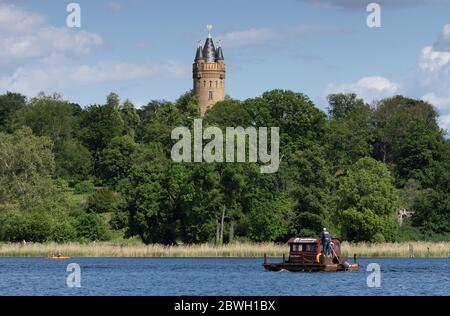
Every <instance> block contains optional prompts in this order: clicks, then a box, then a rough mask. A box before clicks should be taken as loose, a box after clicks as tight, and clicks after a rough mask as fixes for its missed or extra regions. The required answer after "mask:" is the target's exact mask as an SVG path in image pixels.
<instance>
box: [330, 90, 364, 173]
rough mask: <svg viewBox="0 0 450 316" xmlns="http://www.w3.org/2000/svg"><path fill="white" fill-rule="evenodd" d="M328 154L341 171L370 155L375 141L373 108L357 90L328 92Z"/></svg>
mask: <svg viewBox="0 0 450 316" xmlns="http://www.w3.org/2000/svg"><path fill="white" fill-rule="evenodd" d="M328 102H329V104H330V108H329V116H330V120H329V130H328V133H327V136H326V138H327V156H328V158H329V160H330V161H332V162H333V164H334V170H335V172H337V173H342V172H344V170H346V169H347V168H348V167H349V166H351V165H353V164H354V163H356V162H357V161H358V160H359V159H360V158H363V157H367V156H369V154H370V152H371V143H372V141H373V127H372V121H371V112H372V111H371V109H370V107H369V106H368V105H367V104H365V103H364V101H363V100H361V99H357V98H356V95H355V94H333V95H330V96H328Z"/></svg>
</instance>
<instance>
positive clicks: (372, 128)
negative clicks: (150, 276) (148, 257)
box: [0, 90, 450, 244]
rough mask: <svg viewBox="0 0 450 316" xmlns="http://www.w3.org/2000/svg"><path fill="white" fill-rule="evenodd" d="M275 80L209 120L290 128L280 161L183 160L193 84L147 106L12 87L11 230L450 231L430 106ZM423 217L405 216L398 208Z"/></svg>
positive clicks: (6, 169)
mask: <svg viewBox="0 0 450 316" xmlns="http://www.w3.org/2000/svg"><path fill="white" fill-rule="evenodd" d="M328 103H329V106H328V113H325V112H323V111H322V110H320V109H319V108H317V107H316V106H315V105H314V103H313V102H312V101H311V100H310V99H309V98H308V97H307V96H305V95H304V94H300V93H295V92H291V91H283V90H274V91H269V92H266V93H264V94H263V95H262V96H260V97H257V98H253V99H248V100H245V101H238V100H233V99H231V98H228V99H227V100H225V101H223V102H220V103H218V104H217V105H216V106H215V107H214V108H213V109H211V110H209V111H208V112H207V113H206V115H205V117H204V121H203V126H204V128H206V127H208V126H216V127H219V128H225V127H237V126H242V127H245V128H246V127H250V126H254V127H279V128H280V157H281V162H280V168H279V171H278V172H277V173H274V174H261V173H260V168H259V165H258V163H191V164H187V163H174V162H173V161H172V159H171V157H170V153H171V149H172V146H173V145H174V144H175V142H176V141H174V140H172V139H171V132H172V130H173V129H174V128H176V127H179V126H188V127H189V126H193V121H194V119H196V118H198V117H199V112H198V106H197V102H196V99H195V97H194V96H193V94H192V93H191V92H188V93H186V94H185V95H183V96H181V97H180V98H179V99H178V100H177V101H176V102H174V103H172V102H165V101H151V102H150V103H148V105H147V106H144V107H143V108H141V109H136V108H135V107H134V105H133V104H132V103H131V102H130V101H128V100H126V101H124V102H121V100H120V99H119V96H118V95H116V94H114V93H111V94H110V95H109V96H108V97H107V100H106V103H105V104H101V105H91V106H88V107H85V108H83V107H81V106H80V105H78V104H73V103H70V102H68V101H65V100H63V99H62V98H61V97H60V96H59V95H52V96H46V95H44V94H40V95H38V96H37V97H35V98H32V99H27V98H26V97H25V96H23V95H20V94H16V93H7V94H4V95H1V96H0V241H3V242H22V241H27V242H49V241H56V242H70V241H80V242H89V241H106V240H121V241H123V242H125V241H126V240H138V239H139V240H142V241H143V242H145V243H162V244H174V243H203V242H215V243H227V242H233V241H255V242H259V241H285V240H286V239H287V238H289V237H291V236H294V235H300V236H314V235H317V234H319V233H320V231H321V230H322V228H323V227H327V228H328V229H330V230H331V231H332V233H333V235H337V236H340V237H342V238H344V239H345V240H351V241H372V242H383V241H407V240H449V239H450V194H449V193H450V141H449V140H447V139H446V134H445V131H443V130H442V129H440V128H439V125H438V123H437V122H438V113H437V112H436V110H435V109H434V108H433V106H432V105H430V104H428V103H426V102H424V101H420V100H414V99H409V98H405V97H402V96H396V97H393V98H389V99H384V100H381V101H378V102H375V103H374V104H370V105H369V104H366V103H365V102H364V101H363V100H361V99H359V98H358V97H357V96H356V95H354V94H336V95H330V96H329V97H328ZM402 208H403V209H406V210H409V211H414V212H415V216H413V217H412V218H410V219H407V220H406V221H405V222H404V224H403V225H402V226H400V225H399V224H398V222H397V212H398V210H399V209H402Z"/></svg>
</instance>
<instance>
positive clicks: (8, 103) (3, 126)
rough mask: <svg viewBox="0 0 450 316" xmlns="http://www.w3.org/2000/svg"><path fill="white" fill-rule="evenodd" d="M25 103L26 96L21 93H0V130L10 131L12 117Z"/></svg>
mask: <svg viewBox="0 0 450 316" xmlns="http://www.w3.org/2000/svg"><path fill="white" fill-rule="evenodd" d="M25 105H26V97H25V96H23V95H21V94H18V93H11V92H7V93H6V94H3V95H0V132H11V131H12V123H13V118H14V117H15V114H16V112H18V111H20V110H21V109H23V108H24V107H25Z"/></svg>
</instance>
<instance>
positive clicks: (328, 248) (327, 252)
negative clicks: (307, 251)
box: [322, 228, 332, 256]
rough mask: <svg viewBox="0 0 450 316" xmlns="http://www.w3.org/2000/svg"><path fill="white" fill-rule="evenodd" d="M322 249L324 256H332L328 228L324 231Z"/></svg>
mask: <svg viewBox="0 0 450 316" xmlns="http://www.w3.org/2000/svg"><path fill="white" fill-rule="evenodd" d="M322 247H323V252H324V254H325V255H326V256H331V251H332V249H331V234H330V232H329V231H328V230H327V229H326V228H324V229H323V233H322Z"/></svg>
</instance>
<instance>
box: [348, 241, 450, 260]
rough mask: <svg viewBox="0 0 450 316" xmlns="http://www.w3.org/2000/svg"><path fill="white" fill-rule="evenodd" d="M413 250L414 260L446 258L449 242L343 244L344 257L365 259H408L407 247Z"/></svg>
mask: <svg viewBox="0 0 450 316" xmlns="http://www.w3.org/2000/svg"><path fill="white" fill-rule="evenodd" d="M410 245H411V246H412V248H413V249H414V257H415V258H448V257H449V255H450V242H411V243H381V244H375V243H343V245H342V251H343V254H344V255H345V256H348V257H353V254H357V255H358V256H359V257H366V258H409V246H410Z"/></svg>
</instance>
